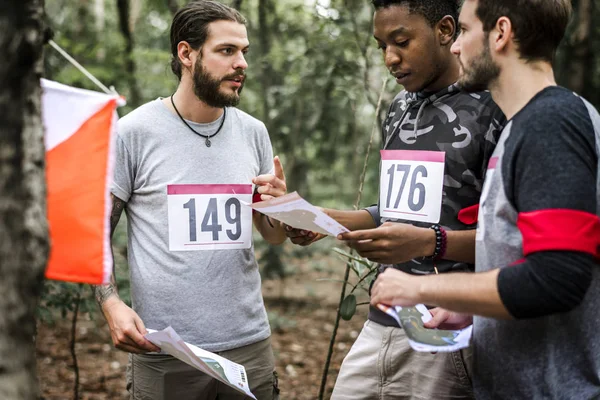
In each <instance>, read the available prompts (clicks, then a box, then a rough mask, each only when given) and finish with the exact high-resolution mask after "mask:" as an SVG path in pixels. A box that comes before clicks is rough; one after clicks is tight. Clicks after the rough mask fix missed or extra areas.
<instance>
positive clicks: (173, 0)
mask: <svg viewBox="0 0 600 400" xmlns="http://www.w3.org/2000/svg"><path fill="white" fill-rule="evenodd" d="M167 7H168V8H169V11H171V14H173V15H175V13H176V12H177V10H179V3H178V1H177V0H167Z"/></svg>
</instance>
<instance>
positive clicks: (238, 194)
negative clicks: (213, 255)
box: [167, 185, 252, 251]
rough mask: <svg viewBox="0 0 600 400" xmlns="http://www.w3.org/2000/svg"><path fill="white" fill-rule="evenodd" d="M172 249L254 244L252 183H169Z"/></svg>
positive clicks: (199, 249)
mask: <svg viewBox="0 0 600 400" xmlns="http://www.w3.org/2000/svg"><path fill="white" fill-rule="evenodd" d="M167 200H168V208H169V210H168V211H169V250H171V251H201V250H233V249H248V248H250V246H251V245H252V209H251V208H250V207H246V206H244V205H243V204H242V202H246V203H252V185H168V186H167Z"/></svg>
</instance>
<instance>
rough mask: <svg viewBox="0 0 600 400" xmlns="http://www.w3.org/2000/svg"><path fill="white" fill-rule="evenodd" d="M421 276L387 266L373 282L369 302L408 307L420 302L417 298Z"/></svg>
mask: <svg viewBox="0 0 600 400" xmlns="http://www.w3.org/2000/svg"><path fill="white" fill-rule="evenodd" d="M422 278H423V277H419V276H413V275H409V274H407V273H404V272H402V271H398V270H396V269H394V268H387V269H386V270H385V271H383V273H381V274H380V275H379V277H378V278H377V280H376V281H375V283H374V284H373V288H372V289H371V304H372V305H374V306H377V304H380V303H381V304H386V305H388V306H402V307H410V306H414V305H416V304H419V303H422V301H421V299H420V298H419V282H420V280H421V279H422Z"/></svg>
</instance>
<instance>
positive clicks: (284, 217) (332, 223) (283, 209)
mask: <svg viewBox="0 0 600 400" xmlns="http://www.w3.org/2000/svg"><path fill="white" fill-rule="evenodd" d="M250 207H252V208H253V209H254V210H256V211H258V212H260V213H262V214H265V215H267V216H269V217H270V218H274V219H276V220H278V221H281V222H283V223H284V224H287V225H289V226H291V227H292V228H296V229H304V230H307V231H312V232H318V233H322V234H323V235H331V236H337V235H339V234H340V233H344V232H348V229H346V228H345V227H344V226H342V225H340V224H339V223H338V222H337V221H336V220H334V219H333V218H331V217H330V216H329V215H327V214H325V213H324V212H323V211H321V210H319V209H318V208H317V207H315V206H313V205H312V204H310V203H309V202H308V201H306V200H304V199H303V198H302V197H300V195H299V194H298V193H297V192H293V193H288V194H286V195H284V196H281V197H277V198H274V199H271V200H267V201H260V202H258V203H252V204H251V205H250Z"/></svg>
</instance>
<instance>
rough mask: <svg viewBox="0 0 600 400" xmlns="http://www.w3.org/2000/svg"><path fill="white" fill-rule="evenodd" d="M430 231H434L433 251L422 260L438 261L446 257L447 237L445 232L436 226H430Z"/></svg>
mask: <svg viewBox="0 0 600 400" xmlns="http://www.w3.org/2000/svg"><path fill="white" fill-rule="evenodd" d="M431 229H433V230H434V231H435V249H434V250H433V254H432V255H430V256H428V257H424V258H425V259H428V260H440V259H442V258H443V257H444V255H446V248H447V247H448V235H447V234H446V230H445V229H444V228H442V227H441V226H440V225H438V224H435V225H432V226H431Z"/></svg>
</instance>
